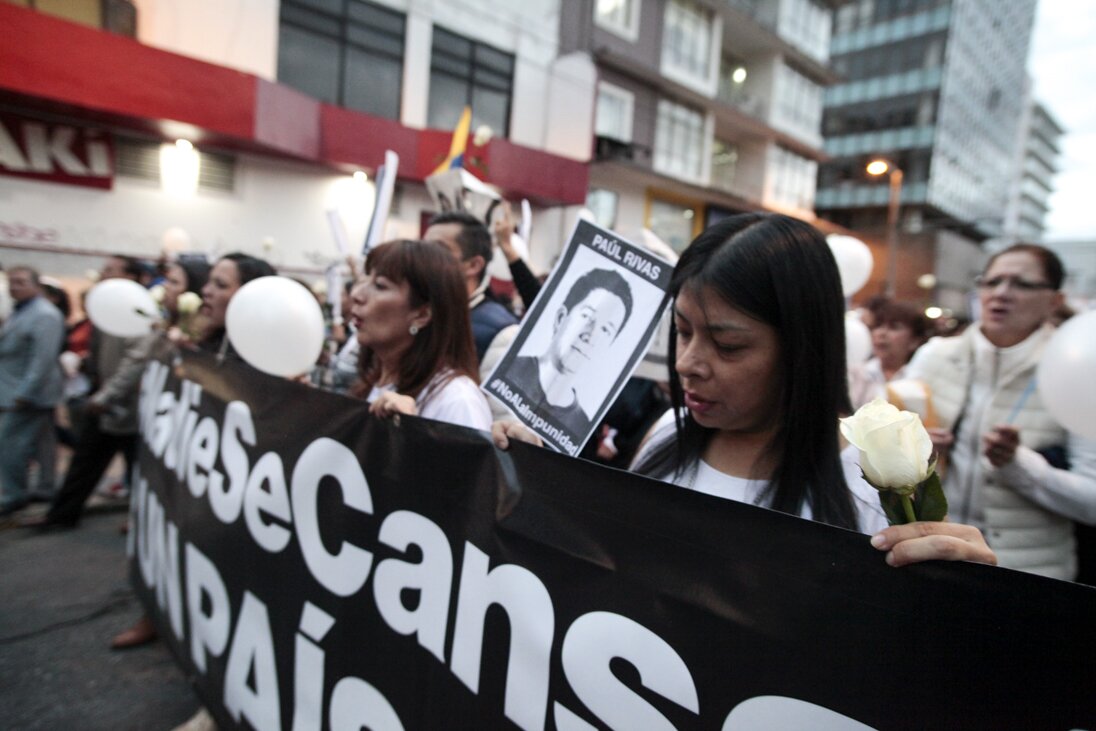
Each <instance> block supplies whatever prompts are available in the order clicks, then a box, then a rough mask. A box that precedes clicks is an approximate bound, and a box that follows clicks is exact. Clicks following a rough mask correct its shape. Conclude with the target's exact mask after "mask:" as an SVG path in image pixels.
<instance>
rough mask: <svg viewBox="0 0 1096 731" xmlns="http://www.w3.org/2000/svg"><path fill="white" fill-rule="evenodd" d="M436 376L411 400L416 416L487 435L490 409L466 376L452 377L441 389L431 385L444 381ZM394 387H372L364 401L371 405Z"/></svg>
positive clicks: (489, 425) (390, 385)
mask: <svg viewBox="0 0 1096 731" xmlns="http://www.w3.org/2000/svg"><path fill="white" fill-rule="evenodd" d="M446 375H447V374H446V373H438V374H437V375H435V376H434V378H433V379H431V381H430V383H429V384H427V386H426V388H424V389H423V390H422V392H420V393H419V396H418V398H416V399H415V406H416V407H417V408H418V410H419V416H421V417H423V418H426V419H434V420H435V421H445V422H448V423H450V424H456V425H457V426H467V427H470V428H472V429H480V430H482V431H491V409H490V407H489V406H488V405H487V399H486V398H485V397H484V395H483V392H482V391H480V389H479V386H477V385H476V382H475V381H473V380H472V379H471V378H469V377H468V376H455V377H454V378H451V379H449V382H448V383H446V384H445V385H444V386H442V387H441V388H436V387H435V384H436V383H439V382H441V380H442V379H444V378H445V377H446ZM395 390H396V389H395V386H394V385H392V384H389V385H387V386H374V387H373V390H372V391H370V392H369V398H367V399H366V400H367V401H368V402H369V403H372V402H373V401H374V400H375V399H376V398H377V397H378V396H380V395H381V394H382V393H384V392H385V391H395Z"/></svg>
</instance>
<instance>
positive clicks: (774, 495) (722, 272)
mask: <svg viewBox="0 0 1096 731" xmlns="http://www.w3.org/2000/svg"><path fill="white" fill-rule="evenodd" d="M670 293H671V295H672V296H673V297H674V305H673V324H672V329H671V335H672V336H671V339H670V358H671V359H673V361H674V363H675V368H674V370H673V371H671V374H670V376H671V378H670V392H671V398H672V400H673V404H674V407H675V408H674V409H673V410H672V411H671V412H670V413H669V414H668V415H667V416H666V417H664V418H663V419H662V420H660V421H659V422H658V423H656V424H655V426H654V428H653V429H652V431H651V434H650V435H649V436H648V440H647V443H646V444H645V445H644V446H643V447H642V448H641V449H640V452H639V454H638V455H637V457H636V461H635V464H634V465H633V469H634V470H635V471H637V472H640V473H642V474H646V475H649V476H652V477H656V478H659V479H662V480H665V481H667V482H671V483H674V484H676V485H679V486H681V487H685V488H688V489H692V490H697V491H699V492H705V493H708V494H712V495H717V496H720V497H724V498H728V499H733V500H739V501H743V502H749V503H753V504H756V505H761V506H764V507H768V508H772V509H774V510H779V511H781V512H785V513H791V514H793V515H799V516H801V517H804V518H810V519H813V520H817V521H820V522H824V523H829V524H830V525H834V526H838V527H841V528H847V529H850V530H860V531H861V532H865V533H871V534H873V536H872V540H871V544H872V545H873V546H874V547H876V548H877V549H879V550H882V551H885V552H886V554H887V557H886V560H887V562H888V563H890V564H892V565H895V566H900V565H904V564H908V563H913V562H916V561H925V560H930V559H966V560H974V561H983V562H987V563H994V562H995V557H994V555H993V552H992V551H990V550H989V548H988V547H987V546H986V543H985V540H984V539H983V538H982V535H981V533H979V532H978V531H977V530H975V529H973V528H970V527H969V526H963V525H955V524H950V523H933V522H920V523H913V524H910V525H898V526H891V527H887V522H886V518H885V516H884V515H883V512H882V509H881V508H880V506H879V498H878V493H877V492H876V491H875V489H874V488H872V487H871V486H870V485H868V484H866V483H865V482H864V481H863V479H862V478H861V477H860V467H859V465H858V464H857V455H856V452H855V450H854V449H852V448H849V449H846V450H845V451H844V452H842V451H841V449H840V445H839V438H838V417H839V415H841V414H846V413H849V411H850V410H851V409H850V408H849V399H848V392H847V381H846V371H845V344H844V334H843V333H844V312H843V310H844V303H843V300H842V295H841V287H840V278H839V274H838V270H837V265H836V263H835V262H834V259H833V256H832V254H831V253H830V250H829V247H828V246H827V245H826V242H825V239H824V238H823V237H822V235H821V234H820V233H819V232H818V231H817V230H816V229H814V228H813V227H812V226H810V225H809V224H806V223H803V222H802V221H798V220H796V219H792V218H789V217H786V216H780V215H766V214H745V215H739V216H733V217H731V218H728V219H725V220H724V221H721V222H719V223H717V224H715V225H714V226H711V227H710V228H708V229H707V230H705V231H704V232H703V233H702V234H701V235H700V236H698V237H697V238H696V240H694V241H693V243H692V244H691V245H690V246H689V248H687V249H686V250H685V252H684V253H683V254H682V256H681V259H680V261H679V262H678V264H677V266H676V268H675V269H674V275H673V279H672V281H671V284H670ZM675 414H676V417H675ZM675 422H676V423H675ZM494 434H495V438H496V443H497V444H498V445H499V446H500V447H505V446H506V444H507V443H508V438H509V437H516V438H525V436H526V435H525V433H524V432H521V431H520V430H519V429H517V428H516V427H514V426H512V425H503V424H497V425H496V426H495V430H494ZM929 449H930V450H931V445H930V446H929ZM922 450H923V445H922ZM918 454H920V452H919V453H918ZM924 461H925V464H926V466H927V462H928V454H927V453H926V454H924Z"/></svg>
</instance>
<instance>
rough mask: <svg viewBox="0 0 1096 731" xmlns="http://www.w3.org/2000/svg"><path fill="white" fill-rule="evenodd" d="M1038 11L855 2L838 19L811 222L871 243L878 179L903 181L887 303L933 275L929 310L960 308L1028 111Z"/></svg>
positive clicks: (958, 0)
mask: <svg viewBox="0 0 1096 731" xmlns="http://www.w3.org/2000/svg"><path fill="white" fill-rule="evenodd" d="M1034 13H1035V0H1010V1H1009V2H1006V3H1001V2H993V1H991V0H856V1H855V2H852V3H850V4H848V5H846V6H844V7H842V8H840V9H838V10H837V11H836V13H835V14H834V32H833V38H832V40H831V44H830V52H831V56H832V59H833V66H834V70H835V71H836V72H837V73H838V74H840V75H841V76H842V77H843V81H842V82H841V83H839V84H837V85H835V86H833V87H831V88H830V89H828V90H827V92H826V98H825V119H824V122H823V131H824V134H825V150H826V152H827V153H828V154H829V155H830V156H832V159H831V160H830V161H829V162H827V163H825V164H824V165H823V166H822V168H821V170H820V172H819V190H818V195H817V198H816V208H817V210H818V213H819V215H820V216H824V217H826V218H829V219H830V220H832V221H834V222H836V223H838V224H840V225H843V226H847V227H849V228H852V229H854V230H858V231H864V232H865V233H868V234H874V235H877V236H878V235H880V233H881V232H882V231H883V229H884V227H885V225H886V220H887V203H888V197H889V190H888V186H887V182H886V180H872V179H870V177H869V176H868V175H867V174H866V173H865V166H866V164H867V163H868V162H869V161H870V160H872V159H875V158H885V159H888V160H889V162H890V163H891V164H892V165H895V166H897V167H898V168H900V169H901V170H902V172H903V187H902V190H901V217H900V220H899V222H898V236H899V242H900V251H901V254H900V256H899V260H898V272H899V277H898V281H897V285H898V286H897V293H898V296H900V297H905V298H910V299H913V298H915V297H919V296H921V295H922V294H923V293H920V292H918V290H917V289H916V286H915V284H914V283H915V281H916V280H917V278H918V277H919V276H920V275H921V274H924V273H932V272H935V273H936V277H937V282H938V285H937V286H938V291H937V292H936V293H935V295H936V297H935V298H936V300H937V301H938V302H939V303H940V304H942V305H944V306H945V307H948V308H953V309H956V310H959V311H964V310H965V308H966V294H965V293H966V291H967V290H968V289H969V285H970V280H971V277H972V276H973V274H974V273H976V272H977V271H978V269H979V268H980V266H981V262H982V259H983V255H982V251H981V247H980V242H982V241H983V240H986V239H989V238H996V237H1000V236H1001V235H1002V233H1003V230H1004V212H1005V210H1006V207H1007V204H1008V201H1009V196H1010V190H1011V187H1012V180H1013V172H1014V171H1013V161H1014V160H1015V159H1016V151H1017V149H1018V144H1019V143H1018V140H1019V139H1020V137H1019V134H1020V122H1021V119H1022V117H1023V114H1024V108H1025V104H1026V96H1025V85H1026V70H1025V69H1026V64H1027V56H1028V48H1029V45H1030V39H1031V31H1032V26H1033V23H1034Z"/></svg>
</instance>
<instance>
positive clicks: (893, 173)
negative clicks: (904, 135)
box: [867, 160, 902, 297]
mask: <svg viewBox="0 0 1096 731" xmlns="http://www.w3.org/2000/svg"><path fill="white" fill-rule="evenodd" d="M867 172H868V175H875V176H879V175H884V174H887V173H889V174H890V198H889V200H888V203H887V288H886V295H887V296H888V297H894V291H895V282H896V280H897V279H898V205H899V201H900V199H901V197H902V169H901V168H899V167H898V166H897V165H892V164H891V163H889V162H887V161H886V160H872V161H871V162H869V163H868V166H867Z"/></svg>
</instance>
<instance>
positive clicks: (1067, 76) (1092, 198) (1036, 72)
mask: <svg viewBox="0 0 1096 731" xmlns="http://www.w3.org/2000/svg"><path fill="white" fill-rule="evenodd" d="M999 1H1000V2H1009V0H999ZM1028 69H1029V71H1030V72H1031V74H1032V76H1033V77H1034V79H1035V88H1034V93H1035V98H1036V99H1038V100H1039V101H1041V102H1042V103H1043V105H1044V106H1045V107H1046V108H1047V109H1048V110H1049V111H1050V112H1051V114H1052V115H1053V116H1054V118H1055V119H1057V120H1058V123H1059V124H1060V125H1061V126H1062V127H1064V128H1065V130H1066V132H1065V134H1064V135H1063V137H1062V139H1061V143H1060V147H1061V157H1060V158H1059V161H1058V164H1059V172H1058V175H1057V177H1056V178H1055V180H1054V188H1055V190H1054V193H1053V194H1052V195H1051V197H1050V212H1049V213H1048V214H1047V218H1046V226H1047V231H1046V236H1045V238H1046V240H1047V241H1064V240H1074V241H1076V240H1090V241H1096V205H1094V204H1096V0H1039V6H1038V10H1037V11H1036V19H1035V33H1034V36H1033V38H1032V47H1031V55H1030V56H1029V59H1028Z"/></svg>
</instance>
